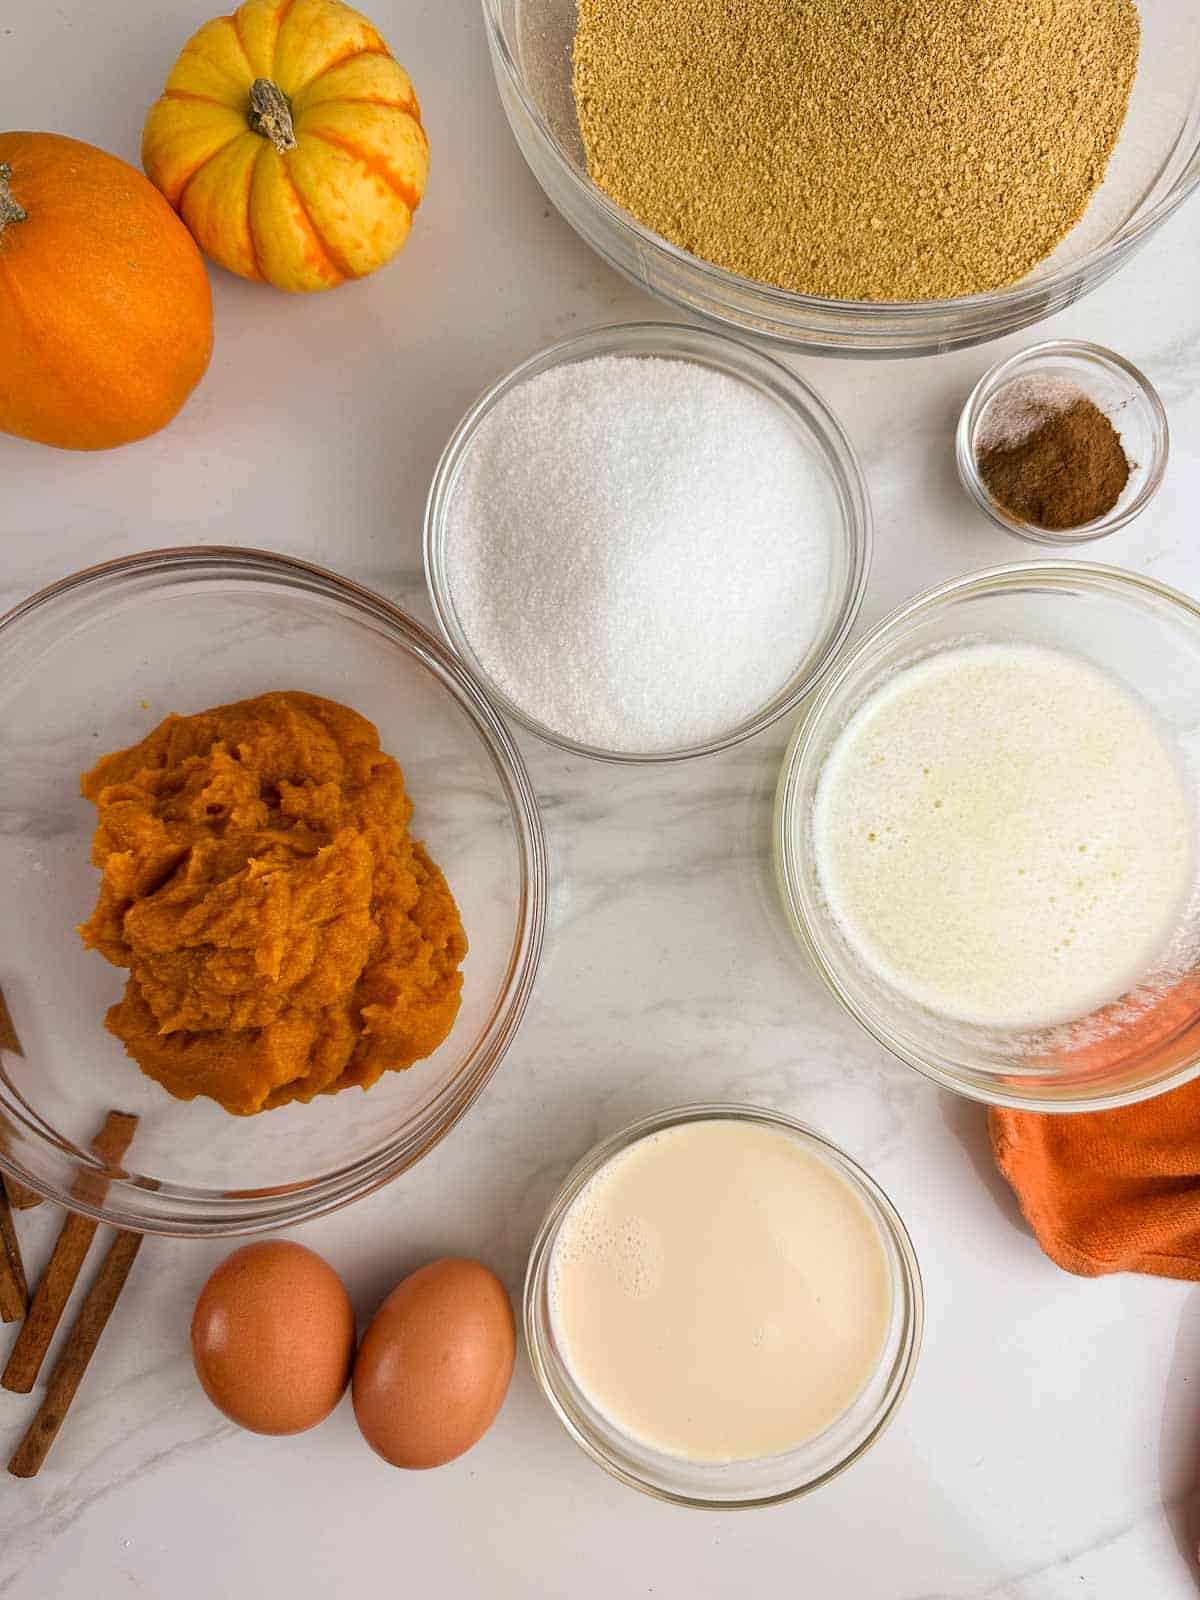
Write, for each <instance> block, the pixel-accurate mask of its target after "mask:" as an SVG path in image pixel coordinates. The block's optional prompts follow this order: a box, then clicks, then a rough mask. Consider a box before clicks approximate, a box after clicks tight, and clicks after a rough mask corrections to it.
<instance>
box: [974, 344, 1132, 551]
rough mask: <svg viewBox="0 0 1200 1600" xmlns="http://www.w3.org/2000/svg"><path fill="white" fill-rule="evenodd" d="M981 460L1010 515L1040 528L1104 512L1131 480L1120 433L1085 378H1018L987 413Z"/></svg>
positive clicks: (979, 443) (1070, 524)
mask: <svg viewBox="0 0 1200 1600" xmlns="http://www.w3.org/2000/svg"><path fill="white" fill-rule="evenodd" d="M976 463H977V465H978V468H979V476H980V478H981V479H982V481H983V485H984V487H985V488H986V489H987V492H988V493H989V494H990V495H991V497H992V499H993V500H995V501H996V502H997V503H998V504H999V505H1000V506H1002V507H1003V508H1004V510H1005V511H1007V512H1008V514H1009V516H1011V517H1016V518H1017V519H1018V520H1019V521H1021V522H1028V523H1031V524H1032V525H1033V526H1034V527H1037V528H1049V529H1052V530H1054V529H1065V528H1081V527H1083V526H1084V524H1085V523H1088V522H1094V521H1095V520H1096V518H1097V517H1103V516H1105V515H1106V514H1107V513H1108V512H1109V511H1111V510H1112V508H1113V507H1114V506H1115V505H1116V503H1117V501H1118V500H1119V499H1120V498H1121V493H1122V491H1123V490H1124V488H1125V485H1126V483H1127V482H1128V481H1129V470H1130V469H1129V461H1128V458H1127V457H1126V455H1125V450H1124V447H1123V446H1122V444H1121V436H1120V434H1119V433H1118V432H1117V430H1116V429H1115V428H1114V427H1113V425H1112V423H1111V422H1110V421H1109V419H1108V417H1106V416H1105V414H1104V412H1103V411H1101V410H1100V408H1099V406H1097V405H1096V404H1095V402H1094V401H1093V400H1091V399H1089V397H1088V396H1087V395H1086V394H1085V393H1084V391H1083V390H1082V389H1081V388H1080V387H1079V386H1078V384H1075V383H1071V382H1070V381H1069V380H1067V379H1064V378H1055V377H1048V376H1047V377H1037V376H1034V377H1031V378H1027V379H1021V378H1018V379H1014V381H1013V382H1012V383H1010V384H1007V385H1006V386H1005V388H1003V389H1001V390H1000V392H999V394H997V395H996V396H995V398H994V399H993V400H992V401H991V402H990V403H989V405H988V407H987V409H986V410H985V411H984V413H983V416H982V418H981V419H980V428H979V434H978V436H977V438H976Z"/></svg>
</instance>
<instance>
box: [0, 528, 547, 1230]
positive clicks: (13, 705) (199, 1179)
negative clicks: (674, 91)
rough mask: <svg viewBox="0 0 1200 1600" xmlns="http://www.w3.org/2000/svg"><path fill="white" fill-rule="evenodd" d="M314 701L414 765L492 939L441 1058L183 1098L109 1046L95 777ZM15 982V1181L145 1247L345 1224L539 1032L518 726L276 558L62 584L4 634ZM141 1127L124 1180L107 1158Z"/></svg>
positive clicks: (420, 640)
mask: <svg viewBox="0 0 1200 1600" xmlns="http://www.w3.org/2000/svg"><path fill="white" fill-rule="evenodd" d="M270 689H304V690H307V691H309V692H311V693H314V694H318V695H324V696H326V697H328V698H330V699H334V700H339V701H342V702H344V703H345V704H347V705H350V706H352V707H354V709H355V710H357V711H360V712H362V713H363V715H364V716H367V717H369V718H370V719H371V720H372V721H373V722H374V723H376V724H377V726H378V728H379V732H380V736H381V741H382V745H383V748H384V749H385V750H387V751H388V752H389V753H390V754H392V755H394V756H395V757H396V759H397V760H398V761H399V762H400V764H401V766H402V767H403V769H404V776H405V781H406V785H407V787H408V790H409V793H410V795H411V796H412V799H413V802H414V806H415V811H414V816H413V830H414V836H415V837H417V838H422V839H424V840H426V841H427V843H428V845H429V850H430V854H431V855H432V857H433V859H434V860H435V861H436V862H438V864H439V865H440V866H441V867H442V868H443V869H444V871H445V873H446V877H447V881H448V882H449V884H450V886H451V888H452V889H453V891H454V894H455V896H456V897H457V900H458V904H459V907H460V909H461V911H462V917H463V923H464V926H465V927H466V930H467V935H468V938H469V940H470V952H469V954H468V956H467V959H466V962H465V964H464V967H463V975H464V988H463V1001H462V1009H461V1011H460V1013H459V1016H458V1019H457V1021H456V1022H455V1025H454V1027H453V1029H452V1031H451V1033H450V1035H449V1037H448V1038H447V1039H446V1041H445V1043H444V1044H443V1045H442V1046H441V1048H440V1049H439V1050H438V1051H437V1052H436V1053H435V1054H434V1055H433V1056H431V1057H430V1058H429V1059H428V1060H425V1061H419V1062H417V1063H416V1064H415V1065H414V1066H412V1067H411V1068H409V1069H408V1071H406V1072H389V1073H385V1074H384V1076H383V1078H382V1079H381V1080H380V1081H379V1083H378V1084H376V1085H375V1087H374V1088H372V1089H371V1090H370V1091H369V1092H367V1093H365V1094H364V1093H363V1092H362V1091H361V1090H358V1089H347V1090H344V1091H343V1092H342V1093H340V1094H338V1095H333V1096H318V1098H317V1099H315V1100H314V1101H313V1102H312V1103H311V1104H309V1105H298V1104H293V1105H288V1106H284V1107H281V1108H280V1109H278V1110H274V1111H267V1112H263V1113H260V1114H259V1115H258V1116H253V1117H233V1116H229V1115H228V1114H227V1113H226V1112H224V1111H223V1110H221V1108H220V1107H219V1106H217V1105H215V1104H214V1103H213V1102H212V1101H211V1100H206V1099H197V1100H193V1101H190V1102H183V1101H179V1100H175V1099H173V1098H172V1097H171V1096H170V1095H168V1094H167V1092H166V1091H165V1090H164V1089H162V1088H160V1087H159V1085H158V1084H156V1083H153V1082H151V1080H150V1079H149V1078H146V1077H144V1076H143V1075H142V1073H141V1072H140V1071H139V1070H138V1068H137V1067H136V1066H135V1065H134V1063H133V1062H132V1061H131V1060H130V1059H129V1058H128V1057H127V1056H126V1054H125V1052H124V1049H123V1047H122V1046H121V1044H120V1043H119V1042H118V1041H117V1040H116V1039H115V1038H113V1037H112V1036H111V1035H110V1034H108V1033H107V1032H106V1031H105V1029H104V1026H103V1019H104V1013H105V1010H106V1008H107V1007H108V1006H109V1005H111V1004H112V1003H113V1002H114V1001H115V1000H117V999H118V998H119V997H120V994H121V990H122V986H123V982H124V977H125V974H124V973H123V972H119V971H118V970H117V969H116V968H114V967H112V966H110V965H109V964H108V963H107V962H106V961H105V960H104V959H103V958H102V957H101V956H100V955H99V954H97V953H95V952H93V951H88V950H85V949H84V947H83V944H82V943H81V941H80V939H79V937H78V935H77V934H76V932H75V927H76V924H77V923H79V922H82V921H83V920H84V919H85V918H86V917H87V916H88V915H89V913H90V911H91V907H92V905H93V903H94V901H95V897H96V890H97V885H98V873H97V872H96V870H95V868H93V867H92V866H91V864H90V860H89V854H90V847H91V838H92V832H93V829H94V826H95V811H94V808H93V807H92V806H91V805H90V804H89V803H87V802H86V801H84V800H83V799H82V798H81V797H80V794H79V776H80V773H81V771H83V770H84V769H85V768H88V767H90V766H92V765H93V763H94V762H95V761H96V760H97V758H98V757H99V756H100V755H101V754H103V753H104V752H106V751H108V750H115V749H118V748H120V747H122V746H125V745H129V744H132V743H134V742H136V741H137V740H138V739H140V738H142V737H143V736H144V735H145V734H147V733H148V732H149V731H150V730H151V729H152V728H153V727H155V726H156V725H157V723H158V722H159V721H161V719H162V718H163V717H164V716H166V715H167V714H168V713H169V712H171V711H177V712H181V713H186V712H192V711H200V710H203V709H205V708H206V707H208V706H213V705H219V704H221V703H224V702H227V701H230V700H237V699H241V698H244V697H247V696H250V695H255V694H260V693H263V692H265V691H267V690H270ZM0 736H2V739H3V747H4V757H5V759H4V763H3V768H2V769H0V817H2V818H3V826H2V827H0V872H2V874H3V881H4V886H5V900H4V915H3V917H2V918H0V986H2V988H3V992H4V996H5V999H6V1000H7V1002H8V1008H9V1010H10V1012H11V1015H12V1020H13V1022H14V1024H15V1027H16V1032H17V1034H18V1036H19V1040H20V1044H21V1046H22V1050H23V1054H20V1055H17V1054H14V1053H12V1052H10V1051H6V1052H4V1053H3V1055H2V1057H0V1165H2V1166H3V1167H4V1168H5V1170H7V1171H8V1172H10V1173H12V1174H14V1175H15V1176H16V1177H17V1178H19V1179H21V1180H22V1181H23V1182H25V1183H26V1184H30V1185H32V1186H33V1187H34V1188H36V1189H38V1190H41V1191H42V1192H43V1193H45V1194H47V1195H50V1196H51V1197H52V1198H54V1199H56V1200H58V1201H60V1202H62V1203H63V1204H64V1205H67V1206H71V1207H73V1208H75V1209H77V1210H84V1211H87V1212H89V1213H91V1214H92V1215H94V1216H97V1217H101V1218H103V1219H105V1220H106V1221H109V1222H112V1223H115V1224H117V1225H118V1226H120V1227H125V1228H133V1229H138V1230H141V1231H144V1232H161V1233H179V1234H234V1233H248V1232H252V1231H255V1230H257V1229H261V1228H267V1227H275V1226H281V1225H285V1224H291V1223H296V1222H299V1221H301V1220H303V1219H306V1218H309V1217H312V1216H315V1215H318V1214H319V1213H321V1212H324V1211H328V1210H331V1209H333V1208H334V1207H335V1206H339V1205H344V1204H345V1203H346V1202H347V1201H349V1200H353V1199H356V1198H357V1197H358V1196H360V1195H363V1194H367V1193H368V1192H370V1191H371V1190H372V1189H375V1188H377V1187H378V1186H379V1185H380V1184H382V1183H384V1182H386V1181H387V1180H388V1179H389V1178H391V1177H394V1176H395V1174H396V1173H398V1172H401V1171H403V1170H404V1169H405V1168H406V1167H408V1166H411V1165H412V1163H413V1162H415V1161H417V1160H419V1159H420V1157H421V1156H423V1155H424V1154H425V1153H426V1152H427V1151H428V1150H430V1149H431V1148H432V1147H433V1146H434V1145H435V1144H436V1143H437V1142H438V1140H439V1139H441V1138H442V1136H443V1135H444V1134H445V1133H447V1132H448V1131H449V1129H450V1128H452V1127H453V1126H454V1124H455V1123H456V1122H457V1121H458V1119H459V1118H460V1117H461V1116H462V1115H463V1113H464V1112H465V1111H466V1110H467V1109H468V1107H469V1106H470V1105H471V1103H472V1101H473V1100H474V1099H475V1097H476V1096H477V1095H478V1094H479V1092H480V1090H481V1089H482V1088H483V1086H484V1084H485V1083H486V1082H487V1080H488V1079H489V1077H490V1076H491V1074H492V1073H493V1072H494V1071H495V1070H496V1067H497V1066H498V1065H499V1063H500V1060H501V1057H502V1056H503V1055H504V1052H505V1050H506V1049H507V1047H508V1045H509V1044H510V1042H511V1041H512V1038H513V1035H514V1033H515V1031H516V1028H517V1025H518V1023H519V1022H520V1020H521V1016H522V1013H523V1012H524V1009H525V1005H526V1002H527V1000H528V998H529V994H530V990H531V987H532V984H533V979H534V973H535V970H536V967H537V963H538V956H539V953H540V950H541V943H542V932H543V926H544V922H545V913H546V851H545V842H544V838H543V834H542V827H541V821H540V818H539V814H538V808H537V802H536V799H535V797H534V794H533V790H532V788H531V786H530V783H529V779H528V777H527V775H526V772H525V767H524V765H523V763H522V761H521V757H520V755H519V754H518V752H517V749H516V747H515V745H514V744H513V741H512V739H511V737H510V735H509V733H508V731H507V729H506V728H505V726H504V723H503V721H502V719H501V718H500V717H499V716H498V714H497V713H496V712H495V711H494V710H493V708H492V706H491V704H490V702H489V701H488V699H487V697H486V695H485V694H484V693H483V692H482V691H481V689H480V688H479V687H478V685H477V684H476V683H475V681H474V679H473V678H472V677H471V676H470V674H469V673H468V672H467V671H466V670H465V669H464V668H463V667H462V666H461V665H460V664H459V663H458V662H457V661H455V660H454V659H453V657H452V656H450V655H449V653H448V652H447V651H446V650H444V649H443V648H442V646H441V645H440V644H438V643H437V642H436V641H435V640H434V639H433V638H431V637H430V636H429V634H427V633H426V632H425V631H424V630H423V629H422V628H420V627H418V626H417V625H416V623H414V622H412V621H410V620H409V618H408V617H406V616H405V615H404V614H403V613H402V612H400V611H398V610H397V609H396V608H395V607H394V606H392V605H389V604H388V602H387V601H385V600H382V599H380V598H379V597H378V596H376V595H373V594H371V593H369V592H368V591H367V590H365V589H360V588H358V587H357V586H356V585H354V584H352V583H348V582H346V581H345V580H344V579H341V578H337V577H334V576H333V575H332V574H330V573H327V572H323V571H321V570H320V569H319V568H317V567H310V566H307V565H306V564H305V563H303V562H299V561H293V560H290V559H287V558H285V557H283V556H277V555H268V554H264V553H260V552H257V551H247V550H222V549H195V550H176V551H165V552H155V553H151V554H148V555H137V556H131V557H128V558H126V559H125V560H121V561H114V562H111V563H109V564H108V565H106V566H101V567H95V568H93V569H91V570H90V571H87V572H81V573H78V574H76V575H75V576H73V577H69V578H66V579H64V580H62V581H61V582H60V583H56V584H54V585H53V586H52V587H50V588H48V589H44V590H42V592H41V593H40V594H36V595H34V596H33V597H32V598H31V599H29V600H26V601H24V602H23V603H22V604H21V605H19V606H17V607H15V608H14V609H13V610H12V611H10V612H9V613H8V614H7V616H5V617H3V618H0ZM110 1108H111V1109H117V1110H121V1111H129V1112H135V1113H136V1114H137V1115H138V1116H139V1117H140V1119H141V1120H140V1124H139V1126H138V1129H137V1132H136V1135H135V1137H134V1140H133V1144H132V1146H131V1147H130V1150H129V1152H128V1154H127V1155H126V1157H125V1165H124V1167H123V1168H122V1169H121V1170H120V1171H117V1172H109V1171H107V1170H105V1169H104V1168H103V1167H101V1166H100V1165H99V1164H98V1163H97V1162H96V1160H95V1158H94V1157H93V1156H92V1155H90V1153H89V1149H88V1147H89V1144H90V1141H91V1140H92V1138H93V1137H94V1135H95V1134H96V1132H97V1130H98V1129H99V1127H100V1125H101V1123H102V1121H103V1119H104V1116H105V1113H106V1112H107V1111H108V1110H109V1109H110Z"/></svg>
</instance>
